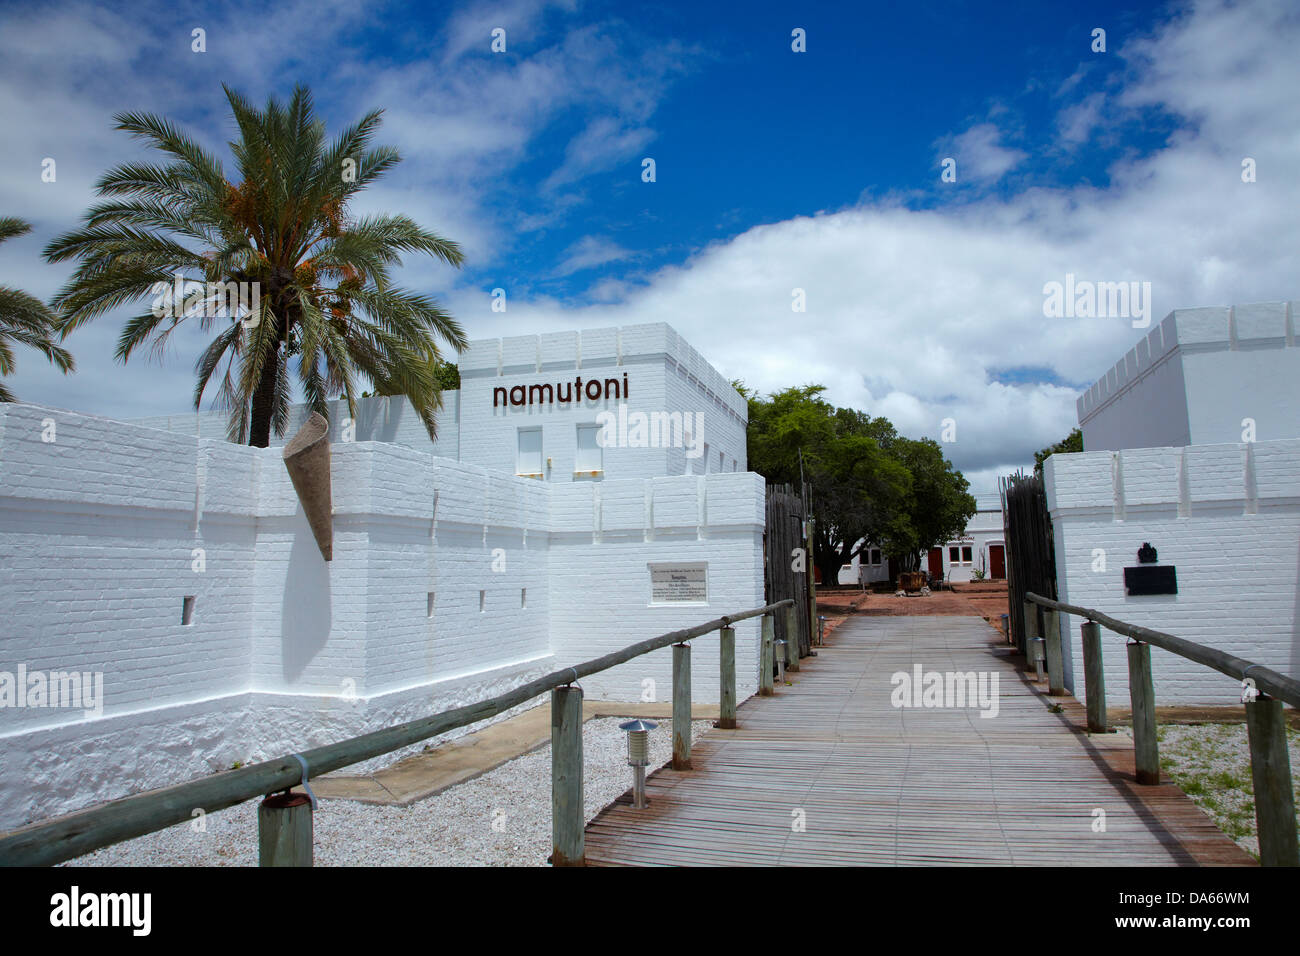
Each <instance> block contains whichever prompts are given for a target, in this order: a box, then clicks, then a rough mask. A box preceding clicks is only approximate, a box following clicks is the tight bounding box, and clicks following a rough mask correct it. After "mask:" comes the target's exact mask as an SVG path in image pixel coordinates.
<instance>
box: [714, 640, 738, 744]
mask: <svg viewBox="0 0 1300 956" xmlns="http://www.w3.org/2000/svg"><path fill="white" fill-rule="evenodd" d="M718 637H719V641H718V646H719V648H720V649H721V653H720V657H721V661H720V663H721V670H720V671H719V682H720V684H721V691H720V696H719V698H718V727H720V728H721V729H722V730H735V729H736V629H735V628H734V627H723V628H719V629H718Z"/></svg>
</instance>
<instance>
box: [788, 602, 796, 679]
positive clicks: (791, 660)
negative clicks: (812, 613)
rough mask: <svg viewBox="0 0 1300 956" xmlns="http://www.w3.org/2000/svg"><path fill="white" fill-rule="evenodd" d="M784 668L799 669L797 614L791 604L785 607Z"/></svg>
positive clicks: (789, 669)
mask: <svg viewBox="0 0 1300 956" xmlns="http://www.w3.org/2000/svg"><path fill="white" fill-rule="evenodd" d="M785 669H786V670H788V671H797V670H798V669H799V615H798V614H796V613H795V608H794V605H793V604H791V605H790V606H789V607H788V608H786V609H785Z"/></svg>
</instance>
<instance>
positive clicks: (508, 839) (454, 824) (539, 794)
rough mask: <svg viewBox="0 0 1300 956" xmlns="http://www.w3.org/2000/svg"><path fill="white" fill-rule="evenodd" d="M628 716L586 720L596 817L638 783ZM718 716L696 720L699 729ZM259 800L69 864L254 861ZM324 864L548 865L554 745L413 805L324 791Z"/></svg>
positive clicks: (662, 740)
mask: <svg viewBox="0 0 1300 956" xmlns="http://www.w3.org/2000/svg"><path fill="white" fill-rule="evenodd" d="M623 719H624V718H616V717H607V718H598V719H595V720H589V721H587V723H586V724H584V725H583V728H582V749H583V757H584V762H583V773H584V780H583V784H584V787H583V790H584V794H585V797H586V811H587V819H588V820H590V819H591V818H592V817H594V816H595V815H596V814H597V813H599V812H600V811H601V810H602V809H604V808H605V807H606V806H607V805H609V804H610V803H611V802H613V801H614V800H615V799H616V798H617V797H618V796H620V795H621V794H622V793H624V792H625V791H626V790H627V789H628V788H630V787H631V785H632V769H631V768H630V767H628V765H627V743H626V741H627V737H626V735H625V734H624V733H623V731H621V730H619V729H618V725H619V723H621V722H622V721H623ZM710 726H712V724H711V722H710V721H707V720H696V721H693V722H692V724H691V732H692V737H693V738H698V737H699V736H700V735H701V734H703V733H704V732H705V731H706V730H707V729H708V728H709V727H710ZM671 757H672V721H671V720H664V721H660V722H659V726H658V727H657V728H656V729H655V730H653V731H651V732H650V758H651V763H650V765H651V767H660V766H662V765H663V764H665V763H667V762H668V761H669V760H670V759H671ZM257 803H258V801H255V800H250V801H247V802H245V803H242V804H239V805H238V806H234V807H231V808H230V809H228V810H223V811H221V812H220V813H213V814H209V815H208V816H207V817H206V819H205V820H204V821H203V822H204V824H205V828H204V832H199V831H198V830H196V829H195V828H194V822H191V823H178V824H176V825H175V826H173V827H169V828H167V829H166V830H161V831H159V832H157V833H151V834H149V835H148V836H143V837H140V838H138V839H135V840H130V841H128V842H126V843H119V844H117V845H115V846H111V847H106V848H104V849H102V850H97V851H95V852H94V853H89V854H87V855H86V856H83V857H78V858H77V859H75V860H70V861H69V862H68V863H67V864H65V865H66V866H256V865H257ZM314 827H315V834H314V836H315V864H316V865H317V866H545V865H546V858H547V857H548V856H550V853H551V747H550V745H549V744H547V745H546V746H545V747H543V748H541V749H540V750H536V751H533V752H532V753H530V754H525V755H524V756H522V757H517V758H516V759H514V760H511V761H510V762H509V763H505V764H502V765H501V766H500V767H497V768H496V769H495V770H492V771H490V772H488V773H486V774H484V775H483V776H481V777H477V778H476V779H474V780H470V781H467V782H465V783H462V784H458V785H457V786H454V787H451V788H450V789H448V790H444V791H443V792H442V793H439V794H437V795H435V796H432V797H429V798H428V799H426V800H421V801H419V802H418V803H414V804H412V805H411V806H409V807H393V806H374V805H370V804H364V803H355V802H353V801H350V800H326V801H323V802H322V803H321V805H320V807H319V808H318V809H317V811H316V814H315V820H314Z"/></svg>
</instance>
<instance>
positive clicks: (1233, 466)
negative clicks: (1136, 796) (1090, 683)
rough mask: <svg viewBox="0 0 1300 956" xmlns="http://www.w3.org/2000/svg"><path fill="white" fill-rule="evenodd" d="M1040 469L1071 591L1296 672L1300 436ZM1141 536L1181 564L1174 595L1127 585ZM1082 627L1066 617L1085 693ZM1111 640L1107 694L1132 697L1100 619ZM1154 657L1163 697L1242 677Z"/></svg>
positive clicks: (1111, 456)
mask: <svg viewBox="0 0 1300 956" xmlns="http://www.w3.org/2000/svg"><path fill="white" fill-rule="evenodd" d="M1248 458H1249V460H1250V463H1251V466H1252V467H1251V468H1247V467H1246V463H1247V460H1248ZM1252 471H1253V475H1254V480H1253V482H1252V481H1250V480H1249V477H1250V475H1251V473H1252ZM1044 479H1045V482H1046V486H1047V501H1048V508H1049V510H1050V512H1051V515H1052V527H1053V533H1054V536H1055V542H1056V562H1057V581H1058V585H1059V588H1060V599H1061V600H1062V601H1064V602H1066V603H1069V604H1075V605H1078V606H1081V607H1088V608H1093V609H1095V610H1099V611H1102V612H1103V613H1106V614H1109V615H1111V616H1113V617H1115V618H1118V619H1119V620H1121V621H1126V622H1128V623H1131V624H1138V625H1142V626H1144V627H1150V628H1153V629H1155V630H1158V631H1164V632H1165V633H1168V634H1174V635H1176V636H1178V637H1182V638H1186V639H1187V640H1191V641H1196V642H1198V643H1202V644H1206V645H1209V646H1211V647H1217V648H1219V649H1221V650H1224V651H1226V652H1228V653H1232V654H1236V655H1237V656H1239V657H1243V658H1246V659H1248V660H1251V661H1257V662H1259V663H1261V664H1263V665H1265V666H1267V667H1271V668H1273V669H1274V670H1277V671H1279V672H1281V673H1283V674H1289V675H1291V676H1292V677H1297V676H1300V617H1298V616H1297V603H1298V600H1300V440H1294V439H1292V440H1284V441H1274V442H1257V443H1254V444H1251V445H1247V444H1235V445H1193V446H1190V447H1186V448H1145V449H1134V450H1128V451H1123V452H1109V451H1106V452H1083V453H1081V454H1072V455H1060V454H1058V455H1053V456H1052V457H1050V458H1048V459H1047V462H1046V463H1045V466H1044ZM1144 542H1150V543H1151V545H1152V546H1153V547H1155V548H1156V549H1157V552H1158V555H1159V563H1160V564H1172V565H1174V566H1175V567H1176V568H1177V575H1178V594H1176V595H1158V596H1156V595H1152V596H1142V597H1128V596H1126V595H1125V591H1124V568H1125V567H1126V566H1133V565H1136V564H1137V563H1138V561H1137V550H1138V548H1140V547H1141V546H1142V545H1143V543H1144ZM1095 549H1103V550H1104V552H1105V570H1104V571H1095V570H1093V566H1094V560H1095V557H1094V551H1095ZM1081 623H1082V621H1081V620H1079V619H1076V618H1074V617H1072V616H1064V615H1063V616H1062V637H1063V639H1064V641H1065V643H1064V646H1065V647H1067V648H1068V649H1069V650H1068V654H1069V656H1070V660H1069V661H1068V663H1069V665H1070V668H1069V669H1068V670H1067V674H1068V675H1070V676H1071V677H1072V680H1073V685H1074V692H1075V695H1076V696H1077V697H1079V698H1082V697H1083V695H1084V691H1085V688H1084V680H1083V658H1082V654H1081V651H1080V647H1079V625H1080V624H1081ZM1102 643H1103V653H1102V656H1103V660H1104V662H1105V676H1106V698H1107V702H1108V703H1109V704H1110V706H1112V707H1127V706H1128V705H1129V696H1128V694H1129V689H1128V665H1127V657H1126V652H1125V650H1124V645H1125V643H1126V640H1125V638H1123V637H1120V636H1119V635H1116V634H1113V633H1111V632H1110V631H1107V630H1106V629H1105V628H1102ZM1152 666H1153V669H1154V672H1155V690H1156V700H1157V703H1158V704H1161V705H1174V704H1180V705H1223V704H1231V703H1234V702H1238V701H1239V700H1240V686H1239V684H1238V682H1237V681H1234V680H1232V679H1230V678H1228V677H1225V676H1223V675H1222V674H1219V673H1218V672H1217V671H1213V670H1210V669H1209V668H1207V667H1203V666H1201V665H1198V664H1194V663H1192V662H1190V661H1186V660H1184V659H1182V658H1181V657H1178V656H1177V655H1174V654H1170V653H1168V652H1167V651H1163V650H1161V649H1159V648H1152Z"/></svg>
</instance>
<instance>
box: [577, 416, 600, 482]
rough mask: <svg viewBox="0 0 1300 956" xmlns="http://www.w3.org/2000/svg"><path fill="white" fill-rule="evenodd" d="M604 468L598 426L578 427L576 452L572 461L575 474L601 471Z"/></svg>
mask: <svg viewBox="0 0 1300 956" xmlns="http://www.w3.org/2000/svg"><path fill="white" fill-rule="evenodd" d="M604 467H605V462H604V449H602V448H601V447H600V426H599V425H579V426H578V452H577V455H576V456H575V457H574V459H573V470H574V471H575V472H596V471H602V470H603V469H604Z"/></svg>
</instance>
